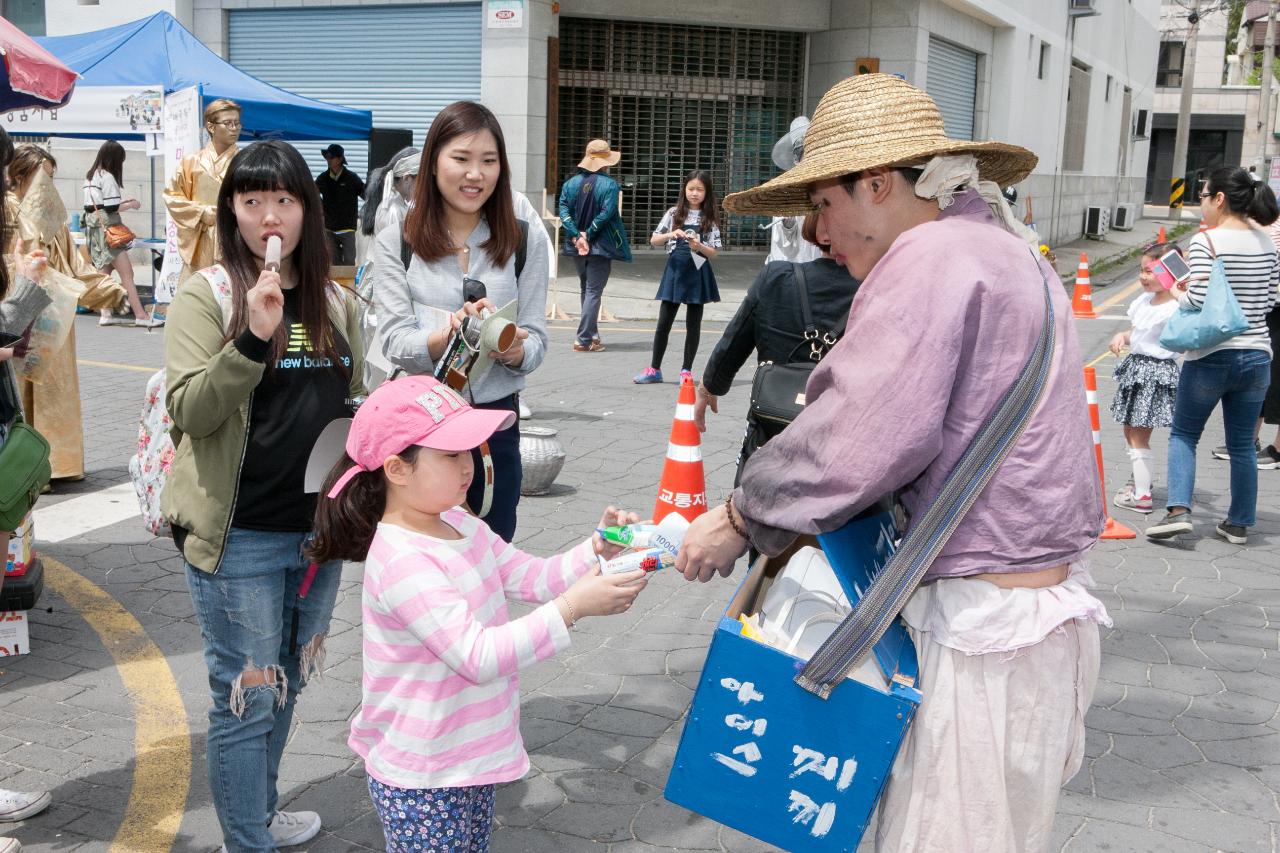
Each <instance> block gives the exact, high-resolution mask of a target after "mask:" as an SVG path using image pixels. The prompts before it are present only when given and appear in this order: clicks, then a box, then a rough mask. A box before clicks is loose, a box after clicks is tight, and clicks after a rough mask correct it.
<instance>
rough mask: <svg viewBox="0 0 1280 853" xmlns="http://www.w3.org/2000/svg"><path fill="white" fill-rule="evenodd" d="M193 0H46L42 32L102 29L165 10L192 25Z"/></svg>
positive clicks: (66, 32) (50, 33) (80, 31)
mask: <svg viewBox="0 0 1280 853" xmlns="http://www.w3.org/2000/svg"><path fill="white" fill-rule="evenodd" d="M193 3H194V0H99V2H97V3H95V4H94V5H92V6H88V5H84V4H82V3H80V2H79V0H45V5H44V15H45V32H46V33H47V34H48V35H51V36H65V35H73V34H75V33H84V32H89V31H91V30H102V29H106V28H107V27H115V26H119V25H120V24H127V23H129V22H130V21H136V20H138V19H139V18H146V17H148V16H150V15H154V14H155V13H156V12H168V13H169V14H170V15H173V16H174V17H175V18H177V19H178V20H179V21H182V23H183V24H184V25H185V26H188V27H189V26H191V20H192V4H193Z"/></svg>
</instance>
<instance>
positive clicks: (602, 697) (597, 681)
mask: <svg viewBox="0 0 1280 853" xmlns="http://www.w3.org/2000/svg"><path fill="white" fill-rule="evenodd" d="M575 639H576V638H575ZM521 681H522V686H523V676H521ZM622 683H623V677H622V676H621V675H604V674H601V673H596V672H591V673H587V672H578V671H577V670H575V669H571V668H568V667H566V668H565V671H564V672H562V673H561V674H559V675H557V676H556V677H555V678H553V679H551V680H550V681H547V682H545V683H543V684H542V685H541V686H539V687H538V688H537V689H536V690H523V689H522V691H521V692H522V694H524V695H525V696H528V695H529V694H531V693H542V694H544V695H547V696H552V697H557V698H561V699H572V700H574V701H576V702H587V703H590V704H592V705H603V704H605V703H606V702H610V703H612V702H614V699H615V698H616V695H617V693H618V690H619V688H620V687H621V686H622ZM639 710H646V709H645V708H640V709H639Z"/></svg>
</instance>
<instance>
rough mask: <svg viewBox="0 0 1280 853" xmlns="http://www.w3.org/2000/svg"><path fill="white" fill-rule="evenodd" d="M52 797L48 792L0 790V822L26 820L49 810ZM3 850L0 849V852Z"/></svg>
mask: <svg viewBox="0 0 1280 853" xmlns="http://www.w3.org/2000/svg"><path fill="white" fill-rule="evenodd" d="M51 802H53V797H52V796H51V795H50V794H49V792H48V791H35V792H33V793H27V792H25V791H8V790H5V789H4V788H0V821H4V822H10V821H17V820H26V819H27V818H29V817H31V816H32V815H35V814H40V812H42V811H44V810H45V809H47V808H49V803H51ZM3 850H4V848H2V847H0V851H3Z"/></svg>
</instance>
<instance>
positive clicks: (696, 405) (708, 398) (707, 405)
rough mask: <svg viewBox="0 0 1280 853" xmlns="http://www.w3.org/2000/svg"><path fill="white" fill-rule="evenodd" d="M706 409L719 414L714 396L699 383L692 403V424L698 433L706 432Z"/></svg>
mask: <svg viewBox="0 0 1280 853" xmlns="http://www.w3.org/2000/svg"><path fill="white" fill-rule="evenodd" d="M707 409H711V411H713V412H715V413H716V414H717V415H718V414H720V409H719V408H718V403H717V401H716V395H715V394H712V393H711V392H710V391H708V390H707V386H705V385H703V384H702V383H701V382H699V383H698V397H697V399H696V400H694V402H693V424H694V426H696V427H697V428H698V432H706V431H707Z"/></svg>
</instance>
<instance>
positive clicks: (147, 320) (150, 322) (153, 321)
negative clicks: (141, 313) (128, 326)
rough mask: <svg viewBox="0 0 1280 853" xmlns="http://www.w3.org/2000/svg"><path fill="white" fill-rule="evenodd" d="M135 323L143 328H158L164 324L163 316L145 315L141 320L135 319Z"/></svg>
mask: <svg viewBox="0 0 1280 853" xmlns="http://www.w3.org/2000/svg"><path fill="white" fill-rule="evenodd" d="M133 325H135V326H139V327H141V328H143V329H158V328H160V327H161V326H163V325H164V318H163V317H143V318H142V319H140V320H134V321H133Z"/></svg>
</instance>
